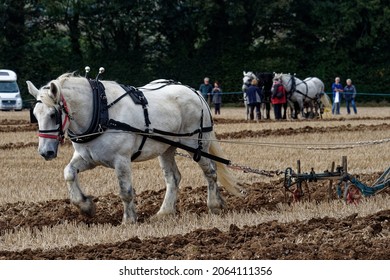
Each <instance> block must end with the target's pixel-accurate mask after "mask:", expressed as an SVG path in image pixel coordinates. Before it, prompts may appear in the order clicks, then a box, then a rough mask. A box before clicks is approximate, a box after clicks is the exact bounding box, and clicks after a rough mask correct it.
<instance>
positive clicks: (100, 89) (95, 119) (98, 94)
mask: <svg viewBox="0 0 390 280" xmlns="http://www.w3.org/2000/svg"><path fill="white" fill-rule="evenodd" d="M88 81H89V83H90V85H91V88H92V95H93V113H92V121H91V124H90V126H89V127H88V129H87V130H86V131H85V132H83V133H81V134H76V133H74V132H73V131H71V130H70V129H68V135H69V137H70V139H71V141H73V142H75V143H87V142H89V141H92V140H93V139H95V138H97V137H99V136H100V135H102V134H103V133H104V131H106V130H107V129H116V130H123V131H129V132H134V133H139V134H142V135H143V138H142V141H141V144H140V146H139V147H138V150H137V152H135V153H134V154H133V155H132V156H131V160H132V161H133V160H135V159H136V158H137V157H138V156H139V155H140V154H141V152H142V148H143V146H144V145H145V142H146V140H147V138H150V139H153V140H156V141H159V142H162V143H165V144H168V145H171V146H175V147H178V148H181V149H183V150H186V151H189V152H191V153H193V154H194V156H193V159H194V161H199V160H200V159H201V157H202V156H204V157H207V158H210V159H212V160H215V161H218V162H221V163H224V164H230V160H227V159H224V158H221V157H218V156H214V155H211V154H209V153H206V152H203V151H202V136H203V133H204V132H211V131H212V130H213V127H212V125H213V124H211V126H209V127H203V110H202V116H201V119H200V127H199V128H198V129H196V130H194V131H192V132H187V133H172V132H168V131H163V130H160V129H156V128H153V129H151V128H149V125H150V124H151V122H150V120H149V113H148V108H147V105H148V101H147V99H146V97H145V95H144V94H143V92H142V91H141V90H139V89H137V88H135V87H132V86H125V85H121V86H122V88H123V89H124V90H125V91H126V92H125V93H124V94H123V95H121V96H119V97H118V98H117V99H115V100H114V101H113V102H111V103H110V104H107V97H106V93H105V88H104V86H103V84H102V83H101V82H100V81H98V80H88ZM171 84H179V85H181V84H180V83H177V82H174V81H171V80H170V81H167V83H166V84H165V85H163V86H161V87H159V88H157V89H160V88H162V87H164V86H168V85H171ZM183 86H184V85H183ZM189 88H190V87H189ZM190 89H191V88H190ZM153 90H156V89H153ZM192 91H193V92H194V93H196V94H197V95H198V96H199V94H198V93H197V92H196V91H195V90H192ZM127 95H128V96H130V97H131V99H132V100H133V102H134V103H135V104H137V105H141V106H142V108H143V112H144V119H145V127H146V129H145V130H142V129H139V128H136V127H133V126H131V125H129V124H127V123H123V122H119V121H116V120H113V119H110V118H109V112H108V110H109V108H111V107H112V106H113V105H115V104H116V103H118V102H119V101H120V100H121V99H122V98H124V97H125V96H127ZM200 100H202V98H201V97H200ZM209 113H210V112H209ZM210 116H211V113H210ZM156 134H159V135H156ZM195 134H198V147H197V148H193V147H190V146H187V145H184V144H182V143H180V142H176V141H173V140H170V139H167V138H164V137H162V136H160V135H163V136H175V137H189V136H193V135H195Z"/></svg>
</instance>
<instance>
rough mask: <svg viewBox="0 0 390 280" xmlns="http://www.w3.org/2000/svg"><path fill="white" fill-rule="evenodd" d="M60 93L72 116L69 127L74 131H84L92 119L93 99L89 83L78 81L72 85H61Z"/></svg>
mask: <svg viewBox="0 0 390 280" xmlns="http://www.w3.org/2000/svg"><path fill="white" fill-rule="evenodd" d="M62 94H63V96H64V99H65V102H66V104H67V107H68V110H69V114H70V116H71V118H72V120H71V122H70V126H69V129H70V130H72V131H73V132H74V133H82V132H84V131H85V130H86V129H87V128H88V127H89V125H90V123H91V120H92V111H93V99H92V89H91V86H90V85H89V83H88V82H87V81H86V83H83V82H82V83H79V81H77V85H73V86H72V87H66V84H65V86H64V87H63V89H62Z"/></svg>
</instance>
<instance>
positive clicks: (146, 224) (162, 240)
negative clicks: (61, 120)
mask: <svg viewBox="0 0 390 280" xmlns="http://www.w3.org/2000/svg"><path fill="white" fill-rule="evenodd" d="M221 111H222V115H221V116H217V117H215V126H214V128H215V132H216V135H217V138H218V139H219V140H221V146H222V148H223V150H224V152H225V155H226V158H228V159H230V160H231V161H232V163H233V164H235V165H238V166H241V167H250V168H252V169H254V170H255V171H259V173H262V174H263V175H260V174H257V173H252V172H244V171H242V170H237V169H231V172H232V173H233V174H234V176H235V177H236V178H237V180H238V182H239V183H240V184H241V186H243V187H244V188H245V189H246V192H247V195H246V197H244V198H237V197H234V196H231V195H229V194H228V193H226V192H225V191H224V190H223V188H222V191H221V192H222V194H223V195H224V197H225V200H226V204H227V208H226V210H225V211H224V212H223V213H222V214H221V215H211V214H209V213H208V210H207V206H206V196H207V187H206V182H205V180H204V179H203V177H202V174H201V171H200V169H199V168H198V167H197V164H196V163H195V162H193V161H192V160H191V159H188V158H186V157H182V156H180V155H178V156H177V157H176V159H177V161H178V166H179V169H180V171H181V174H182V182H181V186H180V191H179V200H178V204H177V210H178V211H177V215H175V216H173V217H166V218H164V219H156V218H155V217H154V215H155V214H156V213H157V211H158V209H159V206H160V205H161V203H162V200H163V196H164V193H165V184H164V180H163V176H162V172H161V170H160V168H159V164H158V161H157V160H151V161H148V162H143V163H135V164H133V183H134V188H135V191H136V208H137V213H138V223H137V224H135V225H121V218H122V213H123V212H122V211H123V210H122V203H121V200H120V198H119V196H118V195H117V194H118V184H117V180H116V177H115V174H114V171H113V170H110V169H106V168H101V167H98V168H95V169H94V170H90V171H86V172H84V173H81V174H80V184H81V186H82V188H83V189H84V191H85V193H86V194H87V195H91V196H93V197H94V202H95V204H96V207H97V211H96V215H95V216H94V217H92V218H88V217H84V216H82V215H80V214H79V212H78V210H77V209H76V208H75V207H74V206H73V205H71V204H70V202H69V199H68V194H67V189H66V186H65V182H64V179H63V168H64V167H65V165H66V164H67V163H68V162H69V160H70V158H71V155H72V152H73V148H72V146H71V144H70V141H69V140H67V141H66V143H65V144H64V145H63V146H60V148H59V153H58V158H56V159H55V160H53V161H44V159H43V158H41V157H40V156H39V154H38V152H37V147H38V138H37V136H36V130H37V126H36V125H35V124H30V122H29V115H28V112H27V111H22V112H0V136H1V137H0V159H1V178H0V259H389V257H390V188H388V189H386V190H384V191H382V192H380V193H378V194H377V195H376V196H374V197H370V198H360V200H359V202H358V203H352V204H347V203H345V201H344V200H342V199H339V198H338V196H337V192H336V186H335V185H336V181H334V183H333V185H332V186H331V191H330V192H329V181H318V182H310V183H309V185H308V186H307V187H306V186H305V187H304V196H303V198H302V199H301V201H300V202H293V199H292V196H291V194H290V193H289V192H286V191H285V190H284V188H283V175H278V174H279V173H281V171H284V170H285V169H286V168H287V167H292V168H293V169H296V162H297V160H300V161H301V165H302V171H303V172H310V170H311V168H313V169H314V170H315V171H316V172H317V173H321V172H323V171H324V170H326V169H327V170H330V167H331V163H332V162H333V161H334V162H335V163H336V165H338V164H340V163H341V157H342V156H347V157H348V172H349V173H350V174H352V175H354V176H358V177H359V180H360V181H362V182H364V183H365V184H367V185H371V184H373V183H374V182H375V180H376V179H377V178H378V177H379V176H380V175H381V173H382V172H383V171H384V170H385V169H387V168H388V167H389V165H390V142H389V141H388V139H389V138H390V108H361V109H360V111H359V115H356V116H354V115H352V116H346V115H345V112H343V111H342V113H344V115H341V116H340V117H331V116H327V118H325V119H321V120H296V121H290V120H287V121H281V122H276V121H274V120H271V121H266V120H264V121H260V122H259V123H257V122H253V121H252V122H248V121H246V120H244V114H243V109H242V108H239V109H233V108H232V109H226V108H222V110H221ZM386 139H387V140H386ZM378 140H380V141H378ZM148 141H149V140H148ZM301 144H302V145H301ZM180 152H183V151H180ZM266 175H269V176H266Z"/></svg>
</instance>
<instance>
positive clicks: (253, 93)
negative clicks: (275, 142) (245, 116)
mask: <svg viewBox="0 0 390 280" xmlns="http://www.w3.org/2000/svg"><path fill="white" fill-rule="evenodd" d="M257 84H258V81H257V80H256V79H253V80H252V82H251V85H250V86H249V87H248V88H247V89H246V96H247V103H248V106H249V117H250V120H253V119H254V110H255V109H256V120H257V121H259V120H260V119H261V113H260V103H261V101H262V99H263V94H262V91H261V89H260V88H259V87H258V86H257Z"/></svg>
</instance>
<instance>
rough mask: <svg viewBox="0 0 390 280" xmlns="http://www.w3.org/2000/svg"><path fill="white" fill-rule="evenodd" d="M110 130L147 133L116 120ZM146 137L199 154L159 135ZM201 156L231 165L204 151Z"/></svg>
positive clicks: (111, 122) (111, 121)
mask: <svg viewBox="0 0 390 280" xmlns="http://www.w3.org/2000/svg"><path fill="white" fill-rule="evenodd" d="M108 128H111V129H117V130H124V131H130V132H135V133H145V132H144V131H142V130H141V129H138V128H135V127H133V126H131V125H128V124H126V123H122V122H118V121H115V120H110V121H109V122H108ZM145 137H147V138H150V139H153V140H156V141H159V142H162V143H165V144H168V145H171V146H174V147H177V148H180V149H183V150H186V151H188V152H191V153H194V154H195V153H197V152H198V148H193V147H189V146H187V145H184V144H182V143H179V142H176V141H172V140H169V139H166V138H164V137H161V136H158V135H153V134H147V135H145ZM137 153H138V152H137ZM200 155H201V156H203V157H206V158H209V159H211V160H214V161H218V162H221V163H223V164H227V165H230V164H231V162H230V160H227V159H224V158H221V157H218V156H215V155H212V154H209V153H206V152H203V151H200Z"/></svg>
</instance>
